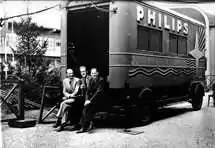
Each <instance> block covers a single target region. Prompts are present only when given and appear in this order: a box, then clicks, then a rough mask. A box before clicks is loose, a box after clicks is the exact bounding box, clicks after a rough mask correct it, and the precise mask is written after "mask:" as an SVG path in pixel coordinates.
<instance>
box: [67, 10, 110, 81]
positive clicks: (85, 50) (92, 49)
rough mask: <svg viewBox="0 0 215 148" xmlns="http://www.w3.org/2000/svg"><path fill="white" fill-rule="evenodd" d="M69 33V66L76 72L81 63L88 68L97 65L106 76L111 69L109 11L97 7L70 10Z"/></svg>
mask: <svg viewBox="0 0 215 148" xmlns="http://www.w3.org/2000/svg"><path fill="white" fill-rule="evenodd" d="M105 9H108V8H105ZM67 35H68V36H67V41H68V42H67V44H68V52H67V56H68V57H67V63H68V65H67V66H68V67H70V68H73V69H75V71H76V72H77V71H78V67H79V66H80V65H85V66H87V68H88V69H90V68H92V67H96V68H98V70H99V72H100V75H101V76H103V77H104V78H106V77H107V76H108V71H109V67H108V63H109V61H108V60H109V13H107V12H103V11H101V10H97V9H96V8H84V9H79V10H71V11H69V12H68V26H67Z"/></svg>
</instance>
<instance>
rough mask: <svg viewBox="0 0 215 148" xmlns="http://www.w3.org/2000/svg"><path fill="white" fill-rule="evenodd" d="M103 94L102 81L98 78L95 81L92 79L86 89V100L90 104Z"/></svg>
mask: <svg viewBox="0 0 215 148" xmlns="http://www.w3.org/2000/svg"><path fill="white" fill-rule="evenodd" d="M103 94H104V79H103V78H102V77H98V78H97V79H96V80H94V79H93V78H92V79H90V81H89V87H88V88H87V93H86V100H90V101H91V102H92V101H93V102H94V101H96V100H97V98H98V97H101V95H103Z"/></svg>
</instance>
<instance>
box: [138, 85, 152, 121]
mask: <svg viewBox="0 0 215 148" xmlns="http://www.w3.org/2000/svg"><path fill="white" fill-rule="evenodd" d="M139 100H140V102H139V103H138V111H139V115H140V122H141V123H143V124H148V123H150V122H152V119H153V113H154V110H155V103H154V97H153V94H152V90H151V89H149V88H145V89H143V90H142V91H141V92H140V94H139Z"/></svg>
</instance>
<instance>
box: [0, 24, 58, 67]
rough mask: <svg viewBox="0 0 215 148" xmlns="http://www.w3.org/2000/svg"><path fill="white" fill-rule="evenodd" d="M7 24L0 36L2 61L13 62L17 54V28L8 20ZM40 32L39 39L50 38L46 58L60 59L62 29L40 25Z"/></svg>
mask: <svg viewBox="0 0 215 148" xmlns="http://www.w3.org/2000/svg"><path fill="white" fill-rule="evenodd" d="M5 26H6V27H5V28H2V30H1V36H0V63H3V62H7V63H11V62H12V61H14V60H15V57H16V55H14V51H16V50H17V48H16V44H17V35H16V33H15V32H16V28H14V27H13V25H12V22H8V24H7V25H5ZM38 32H39V33H40V36H39V37H38V40H40V41H44V40H48V48H47V51H46V53H45V56H44V58H45V59H48V60H59V59H60V46H61V42H60V30H59V29H53V28H44V27H39V28H38Z"/></svg>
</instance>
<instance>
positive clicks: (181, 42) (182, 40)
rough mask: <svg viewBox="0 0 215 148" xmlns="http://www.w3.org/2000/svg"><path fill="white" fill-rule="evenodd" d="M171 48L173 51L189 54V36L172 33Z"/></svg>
mask: <svg viewBox="0 0 215 148" xmlns="http://www.w3.org/2000/svg"><path fill="white" fill-rule="evenodd" d="M169 47H170V49H169V51H170V52H171V53H175V54H179V55H186V54H187V38H186V37H184V36H180V35H176V34H172V33H171V34H170V46H169Z"/></svg>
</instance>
